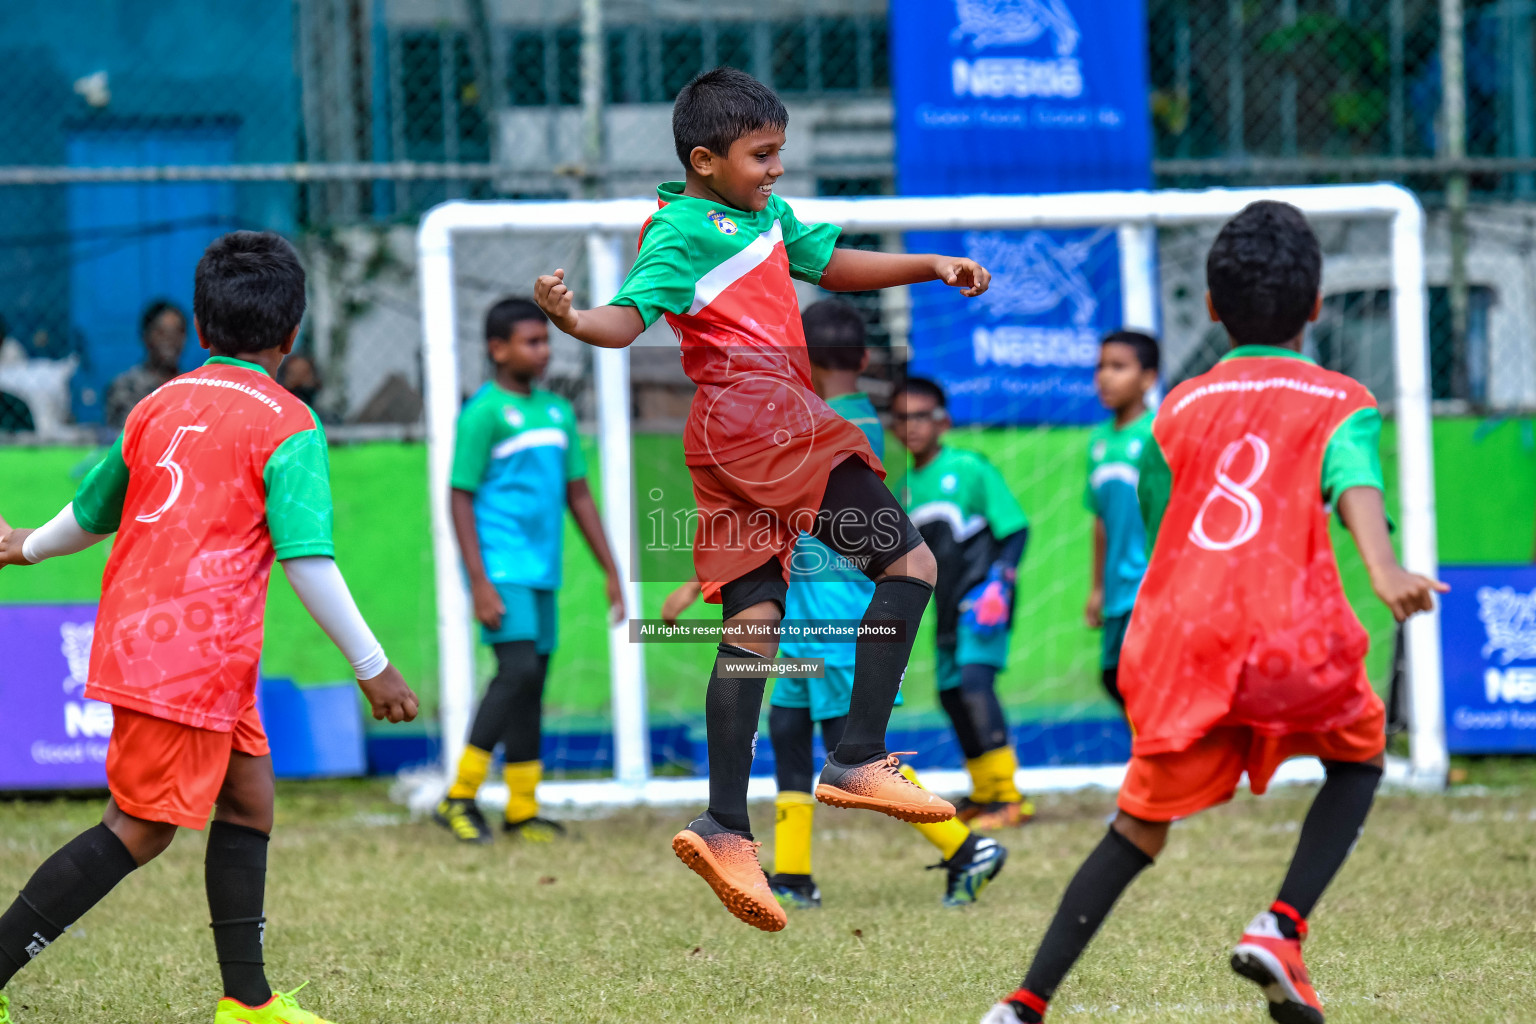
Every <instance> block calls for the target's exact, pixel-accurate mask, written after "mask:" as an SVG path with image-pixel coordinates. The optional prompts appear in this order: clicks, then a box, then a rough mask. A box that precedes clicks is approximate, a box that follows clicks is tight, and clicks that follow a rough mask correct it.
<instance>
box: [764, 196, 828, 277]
mask: <svg viewBox="0 0 1536 1024" xmlns="http://www.w3.org/2000/svg"><path fill="white" fill-rule="evenodd" d="M779 228H780V229H781V230H782V231H783V232H784V252H785V253H786V254H788V256H789V274H790V276H791V277H795V278H798V279H800V280H801V281H809V282H810V283H811V284H819V283H821V275H822V273H823V272H824V271H825V270H826V269H827V264H828V263H830V262H831V261H832V252H833V250H834V249H836V248H837V239H838V236H840V235H841V234H842V233H843V229H842V228H840V227H838V226H837V225H836V224H802V223H800V219H799V218H798V217H796V216H795V211H794V210H792V209H790V206H789V204H788V203H782V202H781V205H780V208H779Z"/></svg>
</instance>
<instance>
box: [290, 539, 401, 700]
mask: <svg viewBox="0 0 1536 1024" xmlns="http://www.w3.org/2000/svg"><path fill="white" fill-rule="evenodd" d="M283 572H284V573H285V574H286V575H287V576H288V583H289V584H290V585H291V586H292V587H293V592H294V593H295V594H297V595H299V600H300V601H302V602H303V604H304V608H305V609H306V610H307V611H308V612H309V614H310V617H311V618H313V619H314V620H315V623H316V624H317V625H318V626H319V627H320V628H321V629H323V630H325V635H326V636H328V637H330V638H331V642H332V643H334V644H335V645H336V647H337V649H339V650H340V651H341V653H342V656H343V657H345V658H346V659H347V661H348V663H349V664H351V666H352V672H353V674H354V675H355V676H356V677H357V685H358V687H359V688H360V689H361V690H362V691H363V696H365V697H367V698H368V704H369V706H370V707H371V708H372V709H373V717H374V718H377V719H381V720H382V719H388V720H389V721H391V722H410V721H414V720H415V718H416V712H417V711H418V710H419V709H420V702H419V701H418V700H417V698H416V694H414V693H412V692H411V688H410V687H409V686H407V685H406V682H405V680H404V679H403V678H402V677H401V675H400V670H399V669H397V668H395V666H393V665H391V664H390V663H389V658H387V657H385V655H384V648H383V647H382V646H381V645H380V644H379V642H378V640H376V639H375V638H374V635H373V631H372V630H370V629H369V628H368V623H366V622H364V621H363V614H362V612H360V611H358V610H357V603H356V602H355V601H353V600H352V592H351V591H349V590H348V589H347V581H346V580H344V579H342V578H341V570H340V569H338V568H336V560H335V559H334V558H331V557H329V556H326V555H306V556H302V557H299V558H286V559H284V560H283Z"/></svg>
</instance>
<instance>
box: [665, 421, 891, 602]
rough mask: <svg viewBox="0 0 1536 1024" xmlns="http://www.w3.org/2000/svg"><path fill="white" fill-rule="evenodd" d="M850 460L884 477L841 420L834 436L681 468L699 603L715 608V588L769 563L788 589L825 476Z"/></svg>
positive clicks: (811, 436) (801, 438) (857, 434)
mask: <svg viewBox="0 0 1536 1024" xmlns="http://www.w3.org/2000/svg"><path fill="white" fill-rule="evenodd" d="M849 456H858V457H860V458H862V459H864V461H865V462H867V463H868V464H869V467H870V468H871V469H873V470H874V471H875V472H876V473H877V474H879V475H880V477H881V478H882V479H883V478H884V477H885V468H884V467H883V466H881V465H880V460H879V459H877V458H875V456H874V454H873V453H872V452H871V451H870V448H869V441H868V440H867V439H866V438H865V437H864V432H863V431H862V430H860V429H859V428H858V427H856V426H854V425H853V424H852V423H849V422H848V421H847V420H844V419H838V420H837V425H836V427H835V428H834V429H833V430H830V431H829V430H822V431H820V432H819V433H808V434H801V435H796V436H792V437H789V438H787V439H785V441H784V443H783V444H776V445H773V446H772V447H769V448H765V449H764V450H762V451H760V452H755V453H753V454H752V455H748V456H745V457H744V458H740V459H736V460H734V461H732V462H727V463H724V464H722V465H706V466H690V467H688V470H689V472H690V473H691V474H692V476H693V496H694V500H695V501H697V502H698V506H699V524H698V529H697V530H696V531H695V533H694V541H693V565H694V569H695V571H697V573H698V576H699V580H700V581H701V582H702V583H703V587H702V590H703V596H704V600H706V601H711V602H716V601H719V600H720V588H721V587H723V586H725V585H726V584H727V583H729V582H731V581H732V580H736V579H740V578H741V577H743V576H745V575H746V574H747V573H749V572H751V571H752V570H753V569H756V568H758V567H759V566H761V565H762V564H763V563H764V562H766V561H767V560H768V559H770V558H777V559H778V560H779V563H780V566H781V567H782V568H783V571H784V580H785V582H788V581H789V559H790V556H791V555H792V554H793V553H794V550H795V543H796V541H797V540H799V537H800V531H802V530H807V531H808V530H810V529H811V528H812V527H813V526H814V525H815V522H816V513H817V512H819V511H820V510H821V505H822V500H823V498H824V497H825V495H826V490H827V477H828V475H830V474H831V472H832V470H833V468H834V467H835V466H837V464H838V463H840V462H842V461H843V459H845V458H848V457H849Z"/></svg>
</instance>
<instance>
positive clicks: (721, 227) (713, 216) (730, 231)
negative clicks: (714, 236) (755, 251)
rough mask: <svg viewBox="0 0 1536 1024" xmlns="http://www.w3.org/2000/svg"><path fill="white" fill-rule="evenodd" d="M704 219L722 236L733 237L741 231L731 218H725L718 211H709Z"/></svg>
mask: <svg viewBox="0 0 1536 1024" xmlns="http://www.w3.org/2000/svg"><path fill="white" fill-rule="evenodd" d="M704 219H705V220H707V221H709V222H710V223H711V224H713V225H714V226H715V230H716V231H718V232H720V233H721V234H722V235H734V234H735V233H736V232H738V231H740V230H741V228H739V227H738V226H737V225H736V222H735V221H733V220H731V218H729V217H727V216H726V215H725V214H723V213H721V212H720V211H719V210H710V211H709V213H708V214H707V215H706V216H705V218H704Z"/></svg>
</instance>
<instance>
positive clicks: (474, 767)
mask: <svg viewBox="0 0 1536 1024" xmlns="http://www.w3.org/2000/svg"><path fill="white" fill-rule="evenodd" d="M490 770H491V752H490V751H489V750H481V749H480V748H479V747H465V748H464V756H463V757H461V758H459V774H458V777H457V778H456V779H454V780H453V785H452V786H450V787H448V799H450V800H473V799H474V798H475V794H476V793H478V792H480V784H481V783H483V782H484V781H485V774H486V772H488V771H490Z"/></svg>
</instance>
